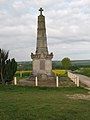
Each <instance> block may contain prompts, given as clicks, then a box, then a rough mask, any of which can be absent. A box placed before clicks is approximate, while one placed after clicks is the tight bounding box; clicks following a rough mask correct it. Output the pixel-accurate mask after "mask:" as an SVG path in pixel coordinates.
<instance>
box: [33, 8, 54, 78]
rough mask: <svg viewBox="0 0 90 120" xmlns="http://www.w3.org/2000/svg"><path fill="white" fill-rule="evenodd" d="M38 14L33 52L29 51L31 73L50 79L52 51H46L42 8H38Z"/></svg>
mask: <svg viewBox="0 0 90 120" xmlns="http://www.w3.org/2000/svg"><path fill="white" fill-rule="evenodd" d="M39 11H40V15H39V16H38V28H37V45H36V52H35V54H33V53H31V58H32V69H33V70H32V73H33V75H34V76H37V77H39V78H40V79H45V80H46V79H50V78H51V77H52V76H53V74H52V58H53V53H50V54H49V52H48V47H47V36H46V27H45V16H44V15H43V14H42V11H43V9H42V8H40V9H39Z"/></svg>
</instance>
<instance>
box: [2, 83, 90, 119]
mask: <svg viewBox="0 0 90 120" xmlns="http://www.w3.org/2000/svg"><path fill="white" fill-rule="evenodd" d="M0 120H90V91H88V90H85V89H83V88H80V87H79V88H77V87H65V88H64V87H61V88H54V87H53V88H52V87H49V88H48V87H29V86H13V85H12V86H11V85H7V86H0Z"/></svg>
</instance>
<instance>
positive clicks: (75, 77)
mask: <svg viewBox="0 0 90 120" xmlns="http://www.w3.org/2000/svg"><path fill="white" fill-rule="evenodd" d="M74 79H75V84H77V76H76V75H74Z"/></svg>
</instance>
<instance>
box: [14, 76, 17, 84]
mask: <svg viewBox="0 0 90 120" xmlns="http://www.w3.org/2000/svg"><path fill="white" fill-rule="evenodd" d="M14 85H17V79H16V77H14Z"/></svg>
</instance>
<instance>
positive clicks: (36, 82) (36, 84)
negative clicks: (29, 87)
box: [35, 77, 38, 86]
mask: <svg viewBox="0 0 90 120" xmlns="http://www.w3.org/2000/svg"><path fill="white" fill-rule="evenodd" d="M35 86H38V81H37V77H35Z"/></svg>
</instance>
